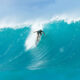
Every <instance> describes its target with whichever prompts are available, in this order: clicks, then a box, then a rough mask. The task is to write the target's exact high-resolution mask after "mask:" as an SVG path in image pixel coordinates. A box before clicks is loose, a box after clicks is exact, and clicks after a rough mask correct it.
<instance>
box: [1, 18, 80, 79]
mask: <svg viewBox="0 0 80 80" xmlns="http://www.w3.org/2000/svg"><path fill="white" fill-rule="evenodd" d="M37 27H39V26H37ZM42 29H43V31H44V32H45V34H46V35H45V36H44V35H42V37H41V40H40V41H39V43H38V45H36V46H35V41H36V36H33V35H34V33H33V31H32V30H33V28H32V25H29V26H27V25H25V26H24V27H20V28H16V29H14V28H11V27H8V28H1V29H0V80H80V21H76V22H71V23H69V24H68V23H67V22H65V21H64V20H60V21H52V22H49V23H46V24H44V25H43V28H42ZM31 32H32V33H31ZM30 40H31V41H30Z"/></svg>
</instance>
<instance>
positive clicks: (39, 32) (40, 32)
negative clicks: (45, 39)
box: [34, 29, 45, 42]
mask: <svg viewBox="0 0 80 80" xmlns="http://www.w3.org/2000/svg"><path fill="white" fill-rule="evenodd" d="M35 32H36V33H37V42H38V41H39V38H40V37H41V36H42V33H43V34H44V35H45V33H44V32H43V31H42V30H41V29H40V30H38V31H35ZM35 32H34V33H35Z"/></svg>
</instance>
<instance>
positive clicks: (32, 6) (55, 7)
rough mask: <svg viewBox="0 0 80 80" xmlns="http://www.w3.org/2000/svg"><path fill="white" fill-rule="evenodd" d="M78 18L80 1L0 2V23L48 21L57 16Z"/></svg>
mask: <svg viewBox="0 0 80 80" xmlns="http://www.w3.org/2000/svg"><path fill="white" fill-rule="evenodd" d="M64 14H65V15H69V16H75V17H76V16H77V17H79V16H80V0H0V22H18V23H21V22H24V21H30V20H33V21H35V20H37V19H43V20H45V19H50V18H52V17H54V16H59V15H64Z"/></svg>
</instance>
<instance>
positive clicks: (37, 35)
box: [37, 33, 39, 42]
mask: <svg viewBox="0 0 80 80" xmlns="http://www.w3.org/2000/svg"><path fill="white" fill-rule="evenodd" d="M38 39H39V34H38V33H37V42H38V41H39V40H38Z"/></svg>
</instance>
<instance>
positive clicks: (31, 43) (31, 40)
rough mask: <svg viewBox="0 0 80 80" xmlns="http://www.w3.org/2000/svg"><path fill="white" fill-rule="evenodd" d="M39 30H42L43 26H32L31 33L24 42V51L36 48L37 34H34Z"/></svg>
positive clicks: (37, 23)
mask: <svg viewBox="0 0 80 80" xmlns="http://www.w3.org/2000/svg"><path fill="white" fill-rule="evenodd" d="M40 29H43V24H41V23H39V22H36V23H34V24H33V25H32V27H31V32H30V34H29V36H28V38H27V39H26V42H25V46H26V50H28V49H31V48H34V47H36V38H37V34H36V33H34V32H35V31H37V30H40Z"/></svg>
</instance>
